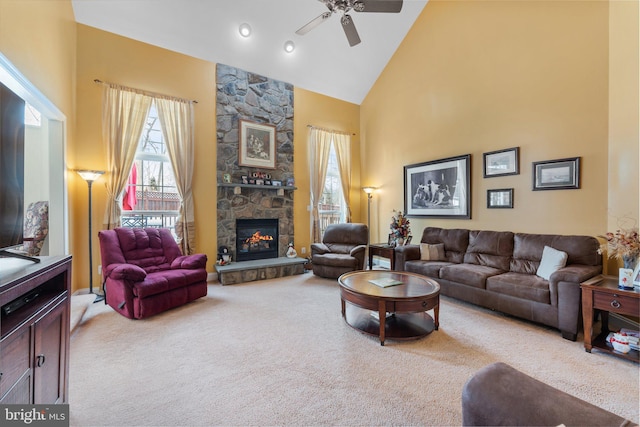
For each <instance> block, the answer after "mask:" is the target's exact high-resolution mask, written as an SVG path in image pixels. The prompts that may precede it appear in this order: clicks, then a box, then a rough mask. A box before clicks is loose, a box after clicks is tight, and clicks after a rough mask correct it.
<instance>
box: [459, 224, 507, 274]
mask: <svg viewBox="0 0 640 427" xmlns="http://www.w3.org/2000/svg"><path fill="white" fill-rule="evenodd" d="M512 254H513V233H512V232H510V231H477V230H473V231H470V232H469V246H468V247H467V253H466V254H465V255H464V262H465V263H468V264H477V265H485V266H488V267H493V268H497V269H499V270H503V271H508V270H509V264H510V262H511V256H512Z"/></svg>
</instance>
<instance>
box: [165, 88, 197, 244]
mask: <svg viewBox="0 0 640 427" xmlns="http://www.w3.org/2000/svg"><path fill="white" fill-rule="evenodd" d="M156 107H157V109H158V118H159V119H160V126H161V127H162V134H163V136H164V142H165V144H166V146H167V152H168V154H169V158H170V159H171V166H172V168H173V174H174V175H175V178H176V186H177V189H178V193H179V194H180V198H181V199H182V200H181V203H180V210H179V214H178V219H177V221H176V235H177V236H178V244H179V245H180V247H181V249H182V253H183V254H185V255H190V254H192V253H194V252H195V217H194V204H193V192H192V188H191V180H192V177H193V162H194V138H193V124H194V123H193V102H192V101H186V100H179V99H169V98H156Z"/></svg>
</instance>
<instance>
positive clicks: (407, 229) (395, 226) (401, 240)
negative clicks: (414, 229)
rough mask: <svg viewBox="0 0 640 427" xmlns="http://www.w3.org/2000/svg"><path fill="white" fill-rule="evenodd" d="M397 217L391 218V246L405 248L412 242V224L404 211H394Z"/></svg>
mask: <svg viewBox="0 0 640 427" xmlns="http://www.w3.org/2000/svg"><path fill="white" fill-rule="evenodd" d="M393 212H394V213H396V212H397V215H393V216H392V217H391V225H390V227H389V228H390V229H391V234H390V235H389V240H390V242H389V244H391V245H393V246H404V245H407V244H409V242H411V223H410V221H409V219H407V217H406V216H404V215H403V214H402V211H396V210H395V209H394V210H393Z"/></svg>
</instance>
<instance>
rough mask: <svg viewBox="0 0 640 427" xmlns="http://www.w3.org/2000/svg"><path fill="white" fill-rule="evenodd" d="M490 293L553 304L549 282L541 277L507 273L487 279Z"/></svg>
mask: <svg viewBox="0 0 640 427" xmlns="http://www.w3.org/2000/svg"><path fill="white" fill-rule="evenodd" d="M486 288H487V290H488V291H492V292H496V293H499V294H503V295H509V296H512V297H515V298H521V299H525V300H529V301H535V302H540V303H544V304H551V296H550V295H551V293H550V291H549V282H548V281H546V280H544V279H543V278H541V277H538V276H535V275H531V274H522V273H513V272H507V273H503V274H498V275H496V276H491V277H489V278H487V286H486Z"/></svg>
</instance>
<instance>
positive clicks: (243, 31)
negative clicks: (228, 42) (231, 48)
mask: <svg viewBox="0 0 640 427" xmlns="http://www.w3.org/2000/svg"><path fill="white" fill-rule="evenodd" d="M238 31H240V35H241V36H242V37H249V36H250V35H251V25H249V24H247V23H246V22H245V23H244V24H240V27H239V28H238Z"/></svg>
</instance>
